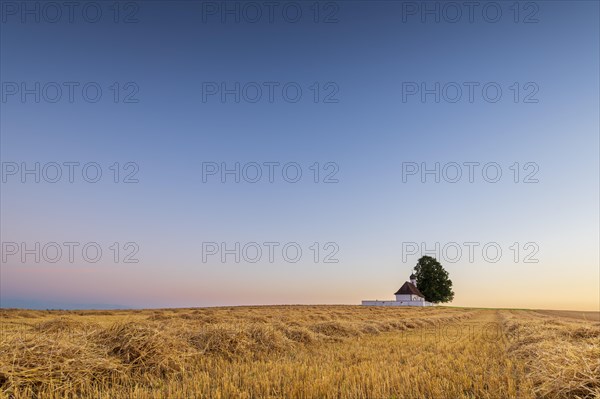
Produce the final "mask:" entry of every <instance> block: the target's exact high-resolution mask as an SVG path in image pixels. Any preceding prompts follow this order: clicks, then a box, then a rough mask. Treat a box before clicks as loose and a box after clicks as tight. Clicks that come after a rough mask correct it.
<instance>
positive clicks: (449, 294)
mask: <svg viewBox="0 0 600 399" xmlns="http://www.w3.org/2000/svg"><path fill="white" fill-rule="evenodd" d="M415 276H416V277H417V288H418V289H419V291H421V293H422V294H423V295H424V296H425V300H426V301H429V302H433V303H440V302H450V301H452V299H454V292H453V291H452V280H450V279H449V278H448V272H447V271H446V270H445V269H444V267H443V266H442V265H441V263H440V262H438V261H437V259H435V258H432V257H431V256H423V257H421V259H419V261H418V262H417V265H416V266H415Z"/></svg>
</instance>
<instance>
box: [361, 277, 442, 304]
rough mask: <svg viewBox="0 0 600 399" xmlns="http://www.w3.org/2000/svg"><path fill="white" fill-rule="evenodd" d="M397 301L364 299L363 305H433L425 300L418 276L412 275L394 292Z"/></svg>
mask: <svg viewBox="0 0 600 399" xmlns="http://www.w3.org/2000/svg"><path fill="white" fill-rule="evenodd" d="M394 295H395V296H396V300H395V301H362V304H363V306H433V304H432V303H431V302H427V301H426V300H425V296H423V294H421V291H419V289H418V288H417V277H416V276H415V275H414V274H411V275H410V281H407V282H405V283H404V284H403V285H402V287H400V289H399V290H398V291H396V292H395V293H394Z"/></svg>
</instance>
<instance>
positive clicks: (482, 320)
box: [0, 306, 600, 399]
mask: <svg viewBox="0 0 600 399" xmlns="http://www.w3.org/2000/svg"><path fill="white" fill-rule="evenodd" d="M0 316H1V318H0V333H1V336H0V338H1V342H0V392H1V393H0V397H1V398H15V399H18V398H65V397H67V398H68V397H73V398H75V397H82V398H197V397H198V398H202V397H205V398H453V399H454V398H520V399H522V398H600V323H598V322H597V321H595V320H594V319H593V318H590V317H587V318H586V319H583V318H582V319H579V318H577V317H572V316H573V314H572V313H571V314H569V315H567V316H569V317H565V315H561V314H558V313H557V314H553V313H551V312H545V313H541V312H535V311H527V310H491V309H467V308H445V307H433V308H422V309H418V308H378V307H360V306H264V307H262V306H261V307H231V308H196V309H164V310H126V311H33V310H17V309H15V310H0Z"/></svg>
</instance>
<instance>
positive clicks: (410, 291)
mask: <svg viewBox="0 0 600 399" xmlns="http://www.w3.org/2000/svg"><path fill="white" fill-rule="evenodd" d="M394 295H418V296H420V297H421V298H425V296H424V295H423V294H421V291H419V289H418V288H417V287H415V286H414V285H413V284H412V283H409V282H408V281H407V282H406V283H404V284H403V285H402V287H400V289H399V290H398V291H396V293H395V294H394Z"/></svg>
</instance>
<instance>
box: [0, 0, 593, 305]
mask: <svg viewBox="0 0 600 399" xmlns="http://www.w3.org/2000/svg"><path fill="white" fill-rule="evenodd" d="M48 4H51V5H48ZM468 4H470V3H468V2H451V3H447V2H438V1H427V2H400V1H398V2H395V1H362V0H361V1H338V2H335V1H332V2H329V1H318V2H314V1H304V0H303V1H290V2H279V1H275V2H260V1H259V2H238V1H227V2H220V1H218V2H213V1H169V2H167V1H144V2H142V1H140V2H135V1H133V2H128V1H119V2H112V1H103V0H102V1H96V2H74V5H73V6H72V7H71V6H66V5H65V4H64V3H61V2H58V3H43V2H34V1H30V2H12V1H2V2H1V3H0V6H1V8H0V18H1V20H0V81H1V83H2V87H1V89H2V91H1V93H0V94H1V99H0V107H1V109H0V147H1V148H0V157H1V161H2V168H1V171H2V182H1V186H0V211H1V218H0V219H1V221H0V234H1V240H0V241H1V242H2V248H1V250H2V259H1V261H2V263H1V265H0V266H1V269H0V302H1V303H0V305H1V306H3V307H11V306H16V307H38V308H56V307H63V308H73V307H76V308H88V307H91V308H93V307H132V308H148V307H187V306H220V305H227V306H229V305H248V304H359V303H360V301H361V300H363V299H392V298H393V293H394V292H395V291H396V290H397V289H398V288H399V287H400V286H401V285H402V283H403V282H404V281H406V280H408V276H409V275H410V273H411V271H412V268H413V267H414V266H415V264H416V262H417V260H418V258H419V257H420V256H421V255H432V256H435V257H436V258H437V259H438V260H440V262H441V263H442V265H443V266H444V268H445V269H446V270H447V271H448V272H449V274H450V278H451V279H452V281H453V289H454V292H455V297H454V301H453V302H452V303H451V305H454V306H475V307H515V308H536V309H573V310H599V309H600V271H599V268H600V259H599V248H598V242H599V238H600V237H599V224H600V222H599V206H598V204H599V200H600V199H599V190H600V187H599V130H600V127H599V120H600V118H599V109H600V104H599V92H600V83H599V73H598V71H599V68H600V65H599V59H600V54H599V51H600V45H599V40H600V39H599V38H600V28H599V15H600V14H599V4H598V2H595V1H534V2H519V3H516V2H512V1H511V2H508V1H498V2H477V5H474V6H472V7H471V6H469V5H468Z"/></svg>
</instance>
